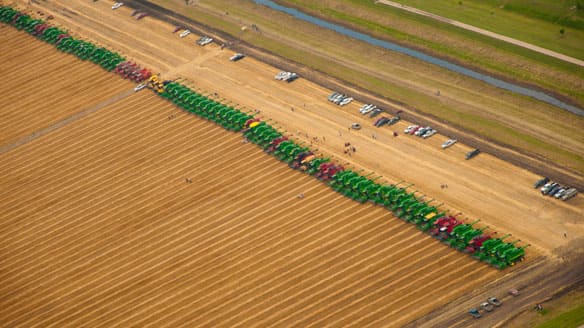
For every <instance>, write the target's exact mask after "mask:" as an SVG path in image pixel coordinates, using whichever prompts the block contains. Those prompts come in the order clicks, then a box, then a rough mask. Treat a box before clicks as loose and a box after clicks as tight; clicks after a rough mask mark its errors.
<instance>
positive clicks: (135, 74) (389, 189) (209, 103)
mask: <svg viewBox="0 0 584 328" xmlns="http://www.w3.org/2000/svg"><path fill="white" fill-rule="evenodd" d="M0 21H2V22H4V23H9V24H12V25H14V26H15V27H16V28H18V29H21V30H26V31H27V32H28V33H30V34H32V35H35V36H36V37H38V38H40V39H42V40H45V41H46V42H48V43H51V44H55V45H56V46H57V48H58V49H60V50H62V51H64V52H67V53H71V54H74V55H76V56H78V57H79V58H80V59H83V60H87V59H88V60H91V61H92V62H94V63H96V64H98V65H100V66H102V67H103V68H104V69H105V70H107V71H112V70H113V69H115V71H114V72H115V73H117V74H120V75H122V76H123V77H124V78H130V79H132V80H137V79H139V80H140V81H143V80H145V79H146V78H148V77H149V82H150V84H152V86H155V87H152V89H153V90H155V91H156V93H157V94H158V95H160V96H162V97H164V98H166V99H168V100H170V101H172V102H174V103H175V104H176V105H177V106H179V107H181V108H182V109H184V110H186V111H188V112H190V113H193V114H196V115H198V116H200V117H202V118H205V119H207V120H209V121H212V122H215V123H217V124H219V125H221V126H222V127H224V128H225V129H227V130H230V131H234V132H242V133H243V135H244V137H245V138H246V139H247V140H248V141H249V142H252V143H254V144H257V145H258V146H260V147H261V148H262V149H263V150H264V151H265V152H267V153H269V154H272V155H273V156H275V157H276V158H277V159H279V160H280V161H283V162H285V163H287V164H288V165H289V166H290V167H292V168H294V169H297V170H300V171H303V172H305V173H307V174H309V175H312V176H314V177H316V178H317V179H319V180H321V181H323V182H325V183H327V184H329V185H330V187H331V188H333V189H334V190H336V191H337V192H339V193H341V194H343V195H345V196H347V197H349V198H351V199H353V200H355V201H358V202H361V203H365V202H372V203H374V204H378V205H380V206H384V207H385V208H387V209H389V210H391V211H393V213H394V214H395V215H396V216H398V217H399V218H401V219H402V220H404V221H407V222H410V223H412V224H415V225H416V226H417V227H418V228H419V229H420V230H422V231H424V232H426V233H428V234H430V235H431V236H433V237H435V238H437V239H439V240H441V241H442V242H444V243H446V244H448V245H450V246H451V247H453V248H456V249H458V250H460V251H464V252H467V253H470V254H472V256H474V257H475V258H477V259H479V260H481V261H484V262H487V263H489V264H491V265H493V266H496V267H497V268H499V269H504V268H506V267H508V266H512V265H514V264H515V263H516V262H518V261H522V260H523V258H524V256H525V248H526V247H527V246H529V245H527V246H523V247H518V246H516V244H517V243H518V242H519V241H518V240H516V241H513V242H506V241H504V240H505V239H506V238H508V237H509V235H505V236H501V237H498V236H497V234H496V233H486V232H485V230H486V229H485V228H475V227H474V225H475V224H476V223H477V222H478V221H477V222H472V223H464V222H463V221H461V220H459V219H458V218H457V216H456V215H455V216H452V215H448V214H447V213H445V212H443V211H441V210H440V206H441V205H442V204H437V205H433V204H432V201H433V200H426V199H425V198H424V196H419V195H416V191H413V192H410V191H408V188H409V187H411V185H410V186H407V185H406V186H404V185H402V183H398V184H390V185H387V184H379V183H377V182H376V180H377V179H378V178H379V177H371V174H368V175H361V172H362V171H353V170H348V169H345V168H344V167H343V166H341V165H339V164H338V163H335V162H334V161H331V160H330V159H329V158H326V157H322V156H318V155H317V154H315V153H314V152H313V151H311V150H310V149H309V148H308V147H306V146H303V145H301V144H298V143H296V142H295V141H293V140H290V139H288V137H287V136H285V135H284V134H283V133H281V132H279V131H278V130H277V129H275V128H274V127H272V126H271V125H269V124H268V123H267V122H265V121H262V120H260V119H259V118H255V117H254V116H253V115H251V114H249V113H245V112H242V111H240V110H239V109H236V108H234V107H232V106H227V105H224V104H222V103H220V102H218V101H216V100H213V99H211V98H209V97H207V96H204V95H202V94H199V93H197V92H195V91H193V90H191V89H190V88H188V87H187V86H185V85H183V84H180V83H179V82H176V81H164V82H162V81H159V80H158V76H157V75H154V76H150V73H149V71H148V70H145V69H140V68H138V67H137V65H135V64H133V63H131V62H126V61H125V59H124V58H123V57H121V56H120V55H118V54H116V53H114V52H111V51H109V50H107V49H105V48H102V47H97V46H95V45H93V44H91V43H89V42H86V41H82V40H77V39H73V38H72V37H71V36H69V35H68V34H67V33H66V32H65V31H62V30H60V29H58V28H56V27H50V26H48V25H47V24H46V23H45V22H43V21H42V20H39V19H33V18H31V17H30V16H28V15H26V14H23V13H20V12H18V11H16V10H15V9H12V8H10V7H0Z"/></svg>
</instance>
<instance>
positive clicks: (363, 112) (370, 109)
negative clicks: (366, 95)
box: [360, 105, 377, 115]
mask: <svg viewBox="0 0 584 328" xmlns="http://www.w3.org/2000/svg"><path fill="white" fill-rule="evenodd" d="M376 108H377V106H375V105H368V106H367V107H365V108H364V109H362V110H360V112H361V114H363V115H365V114H369V113H371V112H372V111H374V110H375V109H376Z"/></svg>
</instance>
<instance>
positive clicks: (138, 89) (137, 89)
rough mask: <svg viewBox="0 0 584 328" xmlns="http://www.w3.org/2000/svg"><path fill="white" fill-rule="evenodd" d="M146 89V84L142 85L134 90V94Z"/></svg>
mask: <svg viewBox="0 0 584 328" xmlns="http://www.w3.org/2000/svg"><path fill="white" fill-rule="evenodd" d="M145 87H146V84H144V83H140V84H138V85H137V86H136V87H135V88H134V92H138V91H140V90H142V89H144V88H145Z"/></svg>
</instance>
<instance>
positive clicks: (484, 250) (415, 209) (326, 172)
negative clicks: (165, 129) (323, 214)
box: [160, 81, 527, 269]
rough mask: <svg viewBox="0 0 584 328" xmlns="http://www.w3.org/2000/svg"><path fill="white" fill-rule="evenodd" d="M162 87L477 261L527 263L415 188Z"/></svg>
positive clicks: (172, 86)
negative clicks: (382, 181) (355, 167)
mask: <svg viewBox="0 0 584 328" xmlns="http://www.w3.org/2000/svg"><path fill="white" fill-rule="evenodd" d="M162 88H163V92H161V93H160V95H161V96H163V97H165V98H167V99H169V100H170V101H172V102H174V103H175V104H177V105H178V106H179V107H181V108H183V109H185V110H186V111H188V112H191V113H194V114H197V115H199V116H201V117H203V118H205V119H208V120H210V121H213V122H215V123H217V124H219V125H221V126H223V127H225V128H226V129H228V130H231V131H241V132H243V135H244V137H245V139H246V140H247V141H249V142H252V143H254V144H256V145H258V146H260V147H261V148H262V149H263V150H264V151H265V152H266V153H268V154H271V155H273V156H274V157H276V158H277V159H279V160H280V161H282V162H285V163H287V164H288V165H289V166H290V167H291V168H294V169H297V170H300V171H303V172H305V173H306V174H309V175H312V176H314V177H316V178H318V179H319V180H321V181H323V182H324V183H327V184H328V185H329V186H330V187H331V188H332V189H334V190H335V191H337V192H339V193H341V194H343V195H345V196H347V197H349V198H351V199H353V200H355V201H358V202H360V203H365V202H372V203H375V204H378V205H381V206H384V207H386V208H387V209H390V210H392V211H393V212H394V213H395V214H396V216H398V217H399V218H401V219H402V220H404V221H407V222H410V223H412V224H415V225H416V226H417V227H418V228H419V229H420V230H422V231H424V232H427V233H429V234H430V235H432V236H434V237H436V238H438V239H440V240H441V241H442V242H444V243H446V244H448V245H450V246H451V247H453V248H455V249H457V250H460V251H463V252H467V253H469V254H471V255H472V256H473V257H475V258H476V259H479V260H481V261H484V262H487V263H489V264H491V265H493V266H496V267H497V268H499V269H504V268H506V267H508V266H512V265H514V264H515V263H516V262H518V261H521V260H523V258H524V255H525V251H524V250H525V248H526V247H527V246H523V247H517V246H515V243H505V242H503V241H502V239H501V238H494V237H493V236H494V235H495V233H493V234H488V233H486V232H485V231H486V229H487V228H474V225H475V224H476V223H478V220H477V221H475V222H472V223H464V222H463V221H461V220H459V219H457V218H456V216H448V215H447V214H446V213H444V212H443V211H441V210H440V207H441V206H442V205H443V204H436V205H434V204H432V203H433V202H434V200H433V199H429V200H426V199H425V198H424V196H419V195H417V194H416V193H417V192H416V191H413V192H410V191H408V188H410V187H411V185H406V186H400V184H401V183H398V184H395V185H391V184H390V185H387V184H379V183H377V182H376V181H377V180H378V179H379V178H380V177H373V173H369V174H365V175H362V172H363V171H362V170H361V171H353V170H348V169H345V168H344V167H343V166H341V165H339V164H338V163H335V162H333V161H331V160H330V159H329V158H324V157H320V156H319V155H317V154H316V153H315V152H314V151H312V150H310V149H309V148H308V147H306V146H304V145H302V144H299V143H297V142H296V141H294V140H291V139H289V138H288V136H285V135H284V134H283V133H282V132H280V131H278V130H277V129H276V128H274V127H273V126H271V125H269V124H268V123H267V122H266V121H262V120H261V119H260V118H257V117H254V116H252V115H251V114H246V113H244V112H241V111H240V110H238V109H235V108H233V107H228V106H225V105H222V104H221V103H219V102H217V101H215V100H212V99H209V98H207V97H205V96H203V95H200V94H198V93H196V92H194V91H192V90H190V89H189V88H188V87H186V86H184V85H182V84H180V83H178V82H175V81H170V82H168V83H166V84H164V85H163V86H162ZM493 241H497V242H493Z"/></svg>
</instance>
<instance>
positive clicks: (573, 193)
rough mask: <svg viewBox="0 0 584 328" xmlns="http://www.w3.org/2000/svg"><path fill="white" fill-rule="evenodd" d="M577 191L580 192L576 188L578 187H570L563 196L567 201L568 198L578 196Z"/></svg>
mask: <svg viewBox="0 0 584 328" xmlns="http://www.w3.org/2000/svg"><path fill="white" fill-rule="evenodd" d="M577 193H578V190H576V188H570V189H568V190H566V193H564V195H563V196H562V200H563V201H566V200H568V199H570V198H572V197H574V196H576V194H577Z"/></svg>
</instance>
